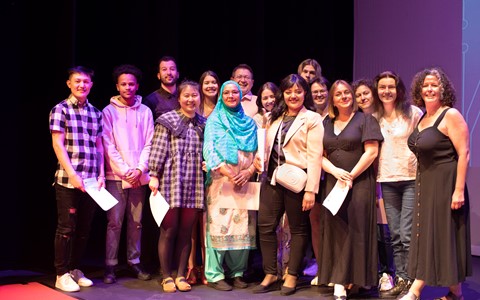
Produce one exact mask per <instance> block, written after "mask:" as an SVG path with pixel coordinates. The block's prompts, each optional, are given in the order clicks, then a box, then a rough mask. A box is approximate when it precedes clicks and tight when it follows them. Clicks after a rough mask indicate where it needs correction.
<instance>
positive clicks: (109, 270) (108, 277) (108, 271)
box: [103, 266, 117, 284]
mask: <svg viewBox="0 0 480 300" xmlns="http://www.w3.org/2000/svg"><path fill="white" fill-rule="evenodd" d="M116 281H117V277H116V276H115V266H105V275H103V282H104V283H106V284H112V283H115V282H116Z"/></svg>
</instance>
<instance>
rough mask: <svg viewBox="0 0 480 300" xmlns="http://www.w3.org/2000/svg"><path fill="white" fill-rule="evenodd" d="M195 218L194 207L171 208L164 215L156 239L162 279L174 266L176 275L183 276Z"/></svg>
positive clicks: (170, 272) (168, 275) (196, 215)
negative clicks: (158, 236)
mask: <svg viewBox="0 0 480 300" xmlns="http://www.w3.org/2000/svg"><path fill="white" fill-rule="evenodd" d="M197 218H198V209H196V208H171V209H169V210H168V212H167V214H166V215H165V218H164V219H163V221H162V224H161V226H160V238H159V239H158V257H159V260H160V266H161V269H162V276H163V278H164V279H165V278H167V277H171V276H172V269H173V268H175V267H176V268H177V277H179V276H185V271H186V269H187V264H188V257H189V255H190V250H191V248H192V240H191V237H192V228H193V224H195V222H196V221H197Z"/></svg>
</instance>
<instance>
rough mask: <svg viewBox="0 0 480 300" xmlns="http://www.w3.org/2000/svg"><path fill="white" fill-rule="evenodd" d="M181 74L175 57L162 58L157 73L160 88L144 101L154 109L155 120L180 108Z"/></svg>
mask: <svg viewBox="0 0 480 300" xmlns="http://www.w3.org/2000/svg"><path fill="white" fill-rule="evenodd" d="M179 75H180V74H179V73H178V70H177V62H176V61H175V58H173V57H171V56H163V57H162V58H160V61H159V63H158V73H157V77H158V80H160V88H159V89H158V90H156V91H154V92H152V93H151V94H150V95H148V96H147V97H146V98H145V101H144V102H143V104H145V105H146V106H148V107H149V108H150V109H151V110H152V113H153V119H154V120H156V119H157V118H158V117H159V116H160V115H162V114H164V113H166V112H167V111H170V110H172V109H178V108H180V104H179V103H178V100H177V80H178V77H179Z"/></svg>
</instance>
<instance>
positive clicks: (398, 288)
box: [378, 277, 409, 299]
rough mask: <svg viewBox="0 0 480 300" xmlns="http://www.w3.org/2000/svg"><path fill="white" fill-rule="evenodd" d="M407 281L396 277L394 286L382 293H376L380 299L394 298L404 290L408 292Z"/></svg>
mask: <svg viewBox="0 0 480 300" xmlns="http://www.w3.org/2000/svg"><path fill="white" fill-rule="evenodd" d="M408 288H409V287H408V280H407V279H403V278H401V277H397V278H396V280H395V286H394V287H393V288H391V289H389V290H388V291H382V292H379V293H378V296H379V297H380V298H387V299H388V298H396V297H397V296H398V295H400V294H401V293H402V292H403V291H404V290H406V292H408Z"/></svg>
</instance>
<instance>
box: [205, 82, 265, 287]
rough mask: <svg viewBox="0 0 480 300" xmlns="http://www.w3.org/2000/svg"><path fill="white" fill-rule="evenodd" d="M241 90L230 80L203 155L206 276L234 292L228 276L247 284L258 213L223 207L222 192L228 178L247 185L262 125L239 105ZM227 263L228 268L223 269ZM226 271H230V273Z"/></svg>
mask: <svg viewBox="0 0 480 300" xmlns="http://www.w3.org/2000/svg"><path fill="white" fill-rule="evenodd" d="M240 99H242V90H241V89H240V86H239V85H238V84H237V83H236V82H235V81H232V80H229V81H226V82H225V83H224V84H223V85H222V87H221V89H220V93H219V99H218V102H217V105H216V106H215V109H214V110H213V112H212V114H211V115H210V116H209V117H208V119H207V124H206V127H205V135H204V136H205V140H204V147H203V157H204V159H205V162H206V169H207V191H206V192H207V225H206V226H207V235H206V250H205V277H206V278H207V281H208V285H209V286H210V287H213V288H215V289H217V290H221V291H230V290H232V286H231V285H230V284H229V283H227V281H225V279H226V278H229V279H233V286H235V287H236V288H246V287H247V284H246V283H245V282H244V281H243V273H244V272H245V271H246V269H247V263H248V254H249V250H250V249H255V248H256V244H255V232H256V228H255V225H256V220H255V214H254V212H253V213H249V211H248V210H245V209H233V208H224V207H222V198H223V197H222V195H221V193H220V191H221V189H222V186H223V184H224V182H231V183H233V184H235V185H237V186H243V185H244V184H246V183H247V182H248V181H249V180H250V179H251V178H252V175H253V174H254V173H255V172H256V169H255V167H254V166H253V159H254V157H255V152H256V151H257V126H256V124H255V121H253V119H252V118H250V117H249V116H247V115H246V114H245V113H244V111H243V108H242V106H241V104H240ZM224 263H225V264H226V265H227V267H228V268H227V269H228V271H226V270H224V269H223V264H224ZM225 272H228V273H226V274H225Z"/></svg>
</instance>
